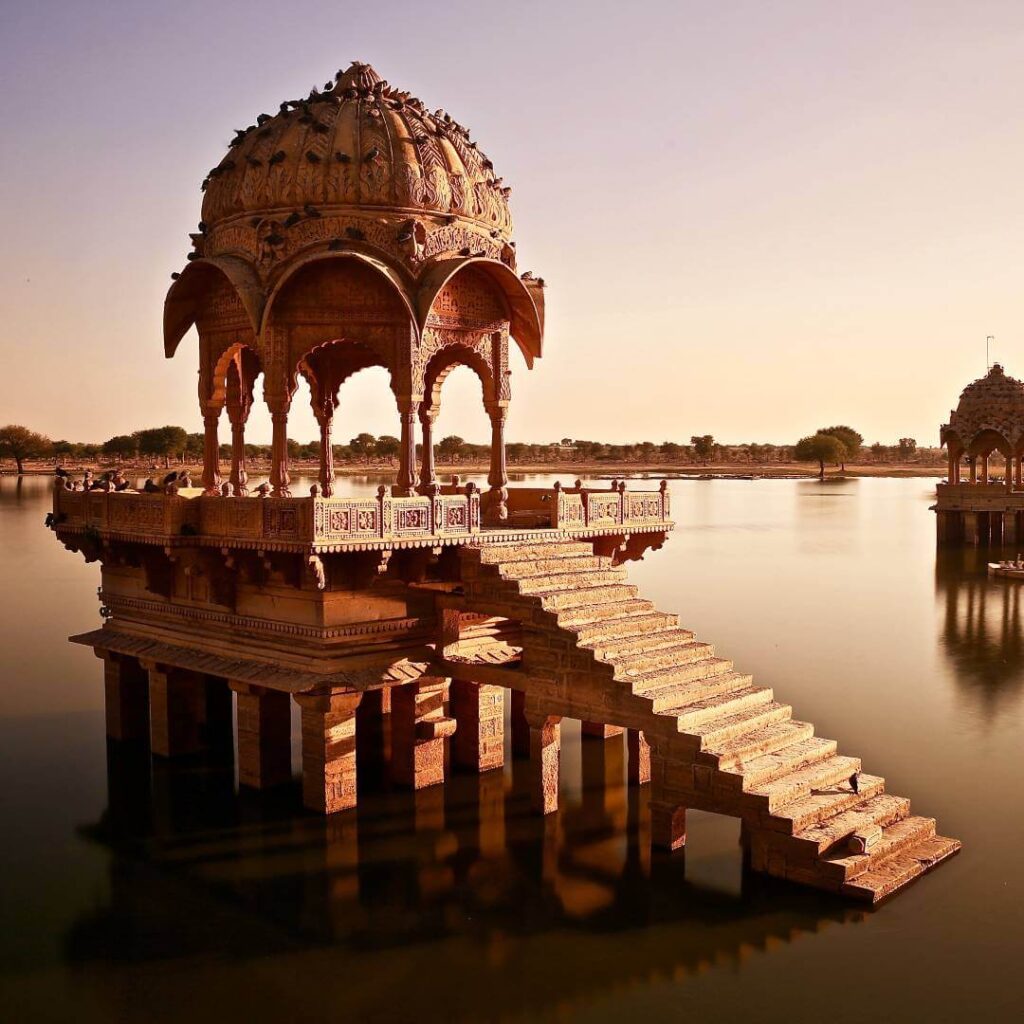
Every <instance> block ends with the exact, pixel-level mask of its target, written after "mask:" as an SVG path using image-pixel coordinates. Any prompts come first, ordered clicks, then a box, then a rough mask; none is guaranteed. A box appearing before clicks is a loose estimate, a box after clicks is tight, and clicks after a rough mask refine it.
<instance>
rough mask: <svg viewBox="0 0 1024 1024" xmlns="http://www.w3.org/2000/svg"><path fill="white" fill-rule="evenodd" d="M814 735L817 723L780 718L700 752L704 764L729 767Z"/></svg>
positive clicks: (701, 761) (725, 769)
mask: <svg viewBox="0 0 1024 1024" xmlns="http://www.w3.org/2000/svg"><path fill="white" fill-rule="evenodd" d="M813 735H814V726H813V725H812V724H811V723H810V722H798V721H795V720H790V721H788V722H777V723H773V724H772V725H769V726H768V727H767V728H765V729H758V730H756V731H755V732H748V733H743V734H742V735H740V736H737V737H735V738H734V739H730V740H726V741H725V742H724V743H723V744H722V745H721V746H720V747H719V748H718V749H716V750H702V751H701V752H700V754H699V755H698V758H697V759H698V760H699V761H700V763H701V764H710V765H712V766H714V767H717V768H720V769H721V770H723V771H728V770H729V769H730V768H732V767H734V766H735V765H736V764H738V763H739V762H740V761H742V760H745V759H748V758H753V757H761V756H762V755H764V754H770V753H772V751H775V750H781V749H782V748H783V747H788V746H789V745H790V744H791V743H799V742H800V741H801V740H807V739H810V738H811V737H812V736H813Z"/></svg>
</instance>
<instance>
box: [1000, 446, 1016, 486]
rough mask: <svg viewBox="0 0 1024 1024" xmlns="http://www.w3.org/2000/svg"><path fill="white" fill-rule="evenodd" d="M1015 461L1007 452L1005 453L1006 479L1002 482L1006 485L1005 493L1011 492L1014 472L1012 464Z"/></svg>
mask: <svg viewBox="0 0 1024 1024" xmlns="http://www.w3.org/2000/svg"><path fill="white" fill-rule="evenodd" d="M1015 461H1016V460H1015V459H1014V457H1013V456H1012V455H1011V454H1010V453H1009V452H1007V453H1006V479H1005V480H1004V481H1003V482H1004V483H1005V484H1006V489H1007V491H1012V490H1013V471H1014V465H1013V464H1014V462H1015Z"/></svg>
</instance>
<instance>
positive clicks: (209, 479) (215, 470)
mask: <svg viewBox="0 0 1024 1024" xmlns="http://www.w3.org/2000/svg"><path fill="white" fill-rule="evenodd" d="M219 421H220V408H219V407H217V408H205V409H204V410H203V492H204V493H205V494H220V441H219V440H218V438H217V424H218V422H219Z"/></svg>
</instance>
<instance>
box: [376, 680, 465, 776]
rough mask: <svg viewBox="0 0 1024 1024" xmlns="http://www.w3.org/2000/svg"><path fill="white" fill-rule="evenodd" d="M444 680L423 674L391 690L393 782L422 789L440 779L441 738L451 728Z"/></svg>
mask: <svg viewBox="0 0 1024 1024" xmlns="http://www.w3.org/2000/svg"><path fill="white" fill-rule="evenodd" d="M447 702H448V680H447V679H443V678H436V677H426V676H424V677H423V678H421V679H420V680H419V681H417V682H415V683H406V684H405V685H403V686H395V687H394V688H393V689H392V691H391V766H392V772H393V774H394V779H395V782H397V783H398V784H399V785H402V786H411V787H412V788H413V789H425V788H426V787H427V786H434V785H436V784H437V783H439V782H444V741H445V737H447V736H451V735H452V733H453V732H454V731H455V721H454V719H451V718H449V717H448V715H447V709H446V704H447Z"/></svg>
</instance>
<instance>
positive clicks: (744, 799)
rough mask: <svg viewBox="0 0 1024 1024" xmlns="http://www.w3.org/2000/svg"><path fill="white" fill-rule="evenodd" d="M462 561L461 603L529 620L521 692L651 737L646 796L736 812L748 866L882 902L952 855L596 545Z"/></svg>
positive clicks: (880, 784) (508, 550)
mask: <svg viewBox="0 0 1024 1024" xmlns="http://www.w3.org/2000/svg"><path fill="white" fill-rule="evenodd" d="M463 570H464V571H463V578H464V582H465V594H466V600H467V607H468V608H470V609H471V610H476V611H489V612H490V613H491V614H498V615H504V616H507V617H508V618H512V619H516V620H518V621H519V622H520V623H521V624H522V628H523V640H522V643H523V658H522V669H521V671H520V676H521V680H522V683H521V685H522V689H523V690H524V691H525V692H526V694H527V700H528V701H534V702H535V706H536V707H538V708H542V709H543V710H544V712H545V713H547V714H550V715H559V714H564V715H566V716H568V717H579V718H586V719H589V720H593V721H600V722H605V723H608V724H611V725H620V726H626V727H628V728H632V729H640V730H643V732H644V734H645V735H646V737H647V739H648V741H649V742H650V743H651V746H652V766H653V767H654V769H655V774H654V776H653V778H652V785H653V787H654V789H653V791H652V797H651V798H652V800H657V801H659V802H660V803H663V804H672V805H676V806H683V807H691V808H700V809H703V810H708V811H714V812H719V813H723V814H730V815H734V816H737V817H740V818H741V819H742V821H743V824H744V837H745V843H746V846H747V849H748V851H749V855H750V863H751V866H752V867H753V868H754V869H755V870H760V871H764V872H767V873H768V874H770V875H774V876H777V877H780V878H786V879H789V880H791V881H795V882H802V883H804V884H806V885H812V886H816V887H818V888H822V889H828V890H831V891H834V892H839V893H842V894H845V895H848V896H851V897H854V898H856V899H861V900H865V901H867V902H871V903H874V902H878V901H879V900H881V899H884V898H885V897H887V896H889V895H891V894H892V893H894V892H896V891H897V890H899V889H901V888H902V887H903V886H904V885H906V884H908V883H909V882H911V881H912V880H913V879H915V878H917V877H918V876H919V875H921V874H923V873H924V872H926V871H928V870H929V869H930V868H932V867H934V866H936V865H937V864H938V863H939V862H940V861H943V860H945V859H946V858H947V857H950V856H952V855H953V854H955V853H957V852H958V851H959V849H960V843H959V842H958V841H957V840H955V839H946V838H943V837H941V836H938V835H936V832H935V821H934V819H932V818H922V817H917V816H913V815H911V814H910V802H909V801H908V800H906V799H904V798H902V797H894V796H890V795H889V794H887V793H885V781H884V779H881V778H879V777H877V776H874V775H868V774H858V773H860V767H861V764H860V760H859V759H858V758H853V757H846V756H843V755H840V754H839V753H838V752H837V744H836V742H835V741H834V740H826V739H822V738H820V737H817V736H815V735H814V727H813V726H812V725H810V724H809V723H807V722H801V721H798V720H796V719H794V718H793V709H792V708H791V707H790V706H789V705H788V704H782V703H779V702H778V701H776V700H775V699H774V694H773V692H772V691H771V690H770V689H767V688H765V687H759V686H755V685H754V683H753V680H752V677H751V676H749V675H744V674H742V673H739V672H736V671H734V670H733V664H732V662H731V661H728V660H726V659H724V658H720V657H717V656H716V654H715V651H714V649H713V648H712V647H711V645H709V644H706V643H702V642H700V641H698V640H697V639H695V637H694V635H693V633H691V632H690V631H689V630H686V629H682V628H680V627H679V625H678V623H677V619H676V616H674V615H668V614H665V613H663V612H658V611H656V610H655V609H654V607H653V605H652V604H651V603H650V602H649V601H645V600H642V599H640V598H638V597H637V590H636V587H633V586H630V585H628V584H627V583H626V582H625V578H626V573H625V570H623V569H620V568H613V567H612V564H611V560H610V559H607V558H602V557H599V556H596V555H594V554H593V551H592V548H591V546H590V545H589V544H588V543H586V542H583V541H555V542H551V543H545V544H532V545H530V544H527V545H523V546H518V547H517V546H508V547H505V546H493V547H492V546H482V547H473V548H465V549H463ZM512 685H517V684H516V683H513V684H512ZM855 775H856V781H857V787H858V792H854V791H853V778H854V776H855Z"/></svg>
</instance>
